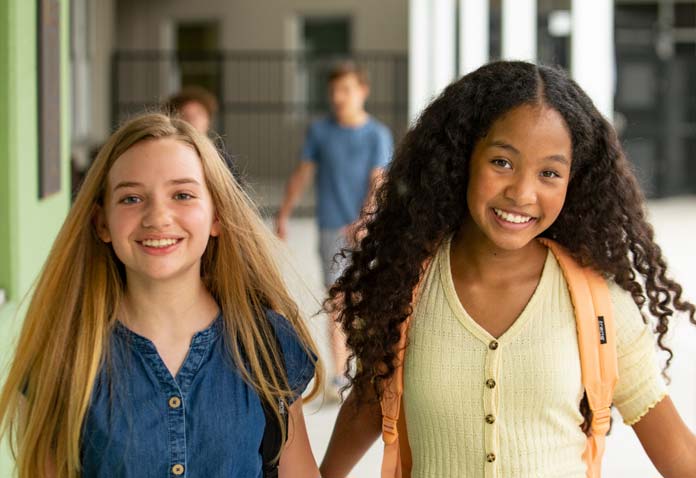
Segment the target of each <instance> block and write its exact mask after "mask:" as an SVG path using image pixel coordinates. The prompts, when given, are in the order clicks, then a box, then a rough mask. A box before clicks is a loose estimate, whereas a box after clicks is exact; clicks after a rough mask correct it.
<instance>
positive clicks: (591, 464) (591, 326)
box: [540, 239, 618, 478]
mask: <svg viewBox="0 0 696 478" xmlns="http://www.w3.org/2000/svg"><path fill="white" fill-rule="evenodd" d="M540 241H541V242H542V243H543V244H545V245H546V246H547V247H548V248H549V249H551V252H552V253H553V255H554V256H555V257H556V260H557V261H558V264H559V265H560V266H561V270H562V271H563V275H564V277H565V280H566V283H567V284H568V289H569V291H570V297H571V300H572V302H573V307H574V309H575V323H576V328H577V332H578V348H579V350H580V366H581V369H582V384H583V386H584V387H585V392H586V393H587V401H588V403H589V406H590V410H592V423H591V435H590V437H588V439H587V446H586V448H585V452H584V453H583V460H584V461H585V463H587V477H588V478H599V476H600V475H601V465H602V455H603V454H604V441H605V437H606V434H607V432H608V431H609V425H610V419H611V402H612V397H613V395H614V386H615V385H616V380H617V378H618V364H617V358H616V327H615V325H614V314H613V310H612V304H611V298H610V297H609V288H608V287H607V283H606V281H605V279H604V278H603V277H602V276H601V275H600V274H599V273H597V272H596V271H594V270H592V269H590V268H589V267H581V266H580V265H579V264H578V263H577V262H576V261H575V260H574V259H573V258H572V256H571V255H570V253H569V252H568V251H566V250H565V249H564V248H563V247H562V246H560V245H559V244H557V243H555V242H554V241H551V240H549V239H540Z"/></svg>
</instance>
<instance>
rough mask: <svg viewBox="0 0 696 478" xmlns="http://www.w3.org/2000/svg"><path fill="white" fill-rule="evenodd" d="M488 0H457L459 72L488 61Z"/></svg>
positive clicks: (462, 72) (473, 68)
mask: <svg viewBox="0 0 696 478" xmlns="http://www.w3.org/2000/svg"><path fill="white" fill-rule="evenodd" d="M488 2H489V0H459V59H458V61H459V73H460V74H461V75H465V74H467V73H469V72H471V71H473V70H475V69H477V68H478V67H480V66H481V65H483V64H484V63H486V62H488V50H489V46H488V43H489V41H488V38H489V36H490V33H489V20H488V19H489V16H490V13H489V8H488Z"/></svg>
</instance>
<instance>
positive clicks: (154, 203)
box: [142, 198, 172, 230]
mask: <svg viewBox="0 0 696 478" xmlns="http://www.w3.org/2000/svg"><path fill="white" fill-rule="evenodd" d="M171 224H172V218H171V211H170V210H169V208H168V207H167V205H166V202H165V201H164V200H162V199H157V198H152V199H149V200H148V201H147V204H146V207H145V211H144V213H143V218H142V226H143V227H144V228H147V229H158V230H160V229H164V228H166V227H168V226H170V225H171Z"/></svg>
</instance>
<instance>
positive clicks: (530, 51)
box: [501, 0, 579, 62]
mask: <svg viewBox="0 0 696 478" xmlns="http://www.w3.org/2000/svg"><path fill="white" fill-rule="evenodd" d="M577 3H579V2H577ZM502 6H503V11H502V16H503V19H502V23H503V25H502V35H503V38H502V40H503V41H502V52H501V53H502V57H503V58H504V59H506V60H525V61H532V62H534V61H536V54H537V0H503V5H502Z"/></svg>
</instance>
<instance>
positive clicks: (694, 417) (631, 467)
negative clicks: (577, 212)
mask: <svg viewBox="0 0 696 478" xmlns="http://www.w3.org/2000/svg"><path fill="white" fill-rule="evenodd" d="M649 215H650V216H649V218H650V221H651V222H652V224H653V225H654V227H655V232H656V237H657V241H658V243H659V244H660V245H661V246H662V250H663V252H664V254H665V256H666V257H667V260H668V264H669V267H670V271H671V277H673V278H675V279H677V280H678V281H679V282H680V283H681V284H682V285H683V286H684V291H685V297H686V298H688V299H690V300H691V301H692V302H693V301H695V300H696V254H694V252H693V248H692V246H691V245H692V244H693V243H694V237H696V197H682V198H672V199H666V200H655V201H651V202H650V203H649ZM287 247H288V250H287V253H286V254H284V256H285V258H284V259H283V260H282V261H281V262H282V268H283V272H284V274H285V276H286V280H287V282H288V284H289V286H290V288H291V289H292V291H293V293H294V295H295V297H296V299H297V300H298V302H299V303H300V306H301V308H302V309H303V310H304V313H305V316H306V317H309V324H310V328H311V330H312V331H313V333H314V336H315V338H316V340H317V342H318V346H319V348H320V353H321V355H322V357H330V355H329V345H328V339H327V334H326V318H325V317H324V316H322V315H316V312H317V311H318V310H319V308H320V302H321V300H322V298H323V294H324V291H323V288H322V286H321V279H320V277H321V276H320V267H319V259H318V255H317V252H316V250H317V231H316V226H315V223H314V220H313V219H312V218H295V219H292V220H291V222H290V225H289V231H288V242H287ZM674 323H675V324H676V325H674V326H673V328H672V329H671V330H670V342H669V343H670V345H671V347H672V349H673V350H674V352H675V358H674V360H673V362H672V366H671V368H670V371H669V373H670V376H671V377H672V384H671V385H670V386H669V393H670V396H671V397H672V400H673V401H674V402H675V405H676V406H677V408H678V410H679V411H680V413H681V415H682V417H683V419H684V421H685V422H686V423H687V425H688V426H689V427H690V428H691V430H693V431H696V347H695V346H694V344H696V326H689V325H688V321H687V319H686V318H685V317H684V316H678V317H677V320H675V321H674ZM689 344H690V345H689ZM659 358H660V360H661V361H664V356H662V355H659ZM327 365H329V364H327ZM321 401H322V400H321V397H319V398H318V399H316V400H315V401H313V402H311V403H309V404H307V405H306V407H305V414H306V419H307V426H308V430H309V437H310V440H311V443H312V448H313V450H314V453H315V456H316V457H317V460H321V457H322V456H323V454H324V451H325V449H326V446H327V445H328V441H329V437H330V435H331V430H332V427H333V423H334V420H335V417H336V413H337V412H338V406H337V405H335V404H330V403H323V404H322V403H321ZM381 449H382V444H381V440H379V441H378V442H377V443H376V444H375V445H374V446H373V447H372V448H371V449H370V451H369V452H368V454H367V455H366V456H365V457H364V458H363V460H362V461H361V462H360V463H359V464H358V465H357V466H356V468H355V469H354V470H353V473H352V474H351V475H350V476H351V477H352V478H374V477H378V476H379V470H380V463H381ZM603 470H604V473H603V476H604V477H607V478H627V477H630V478H643V477H648V478H655V477H658V476H659V475H658V473H657V471H656V470H655V469H654V468H653V467H652V465H651V463H650V461H649V460H648V458H647V457H646V456H645V453H644V452H643V449H642V448H641V446H640V443H639V442H638V440H637V438H636V437H635V435H634V433H633V431H632V430H631V429H630V428H629V427H627V426H625V425H624V424H623V422H622V421H621V417H620V416H619V415H618V414H617V413H615V416H614V427H613V429H612V432H611V434H610V436H609V437H608V438H607V452H606V454H605V458H604V468H603Z"/></svg>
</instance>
